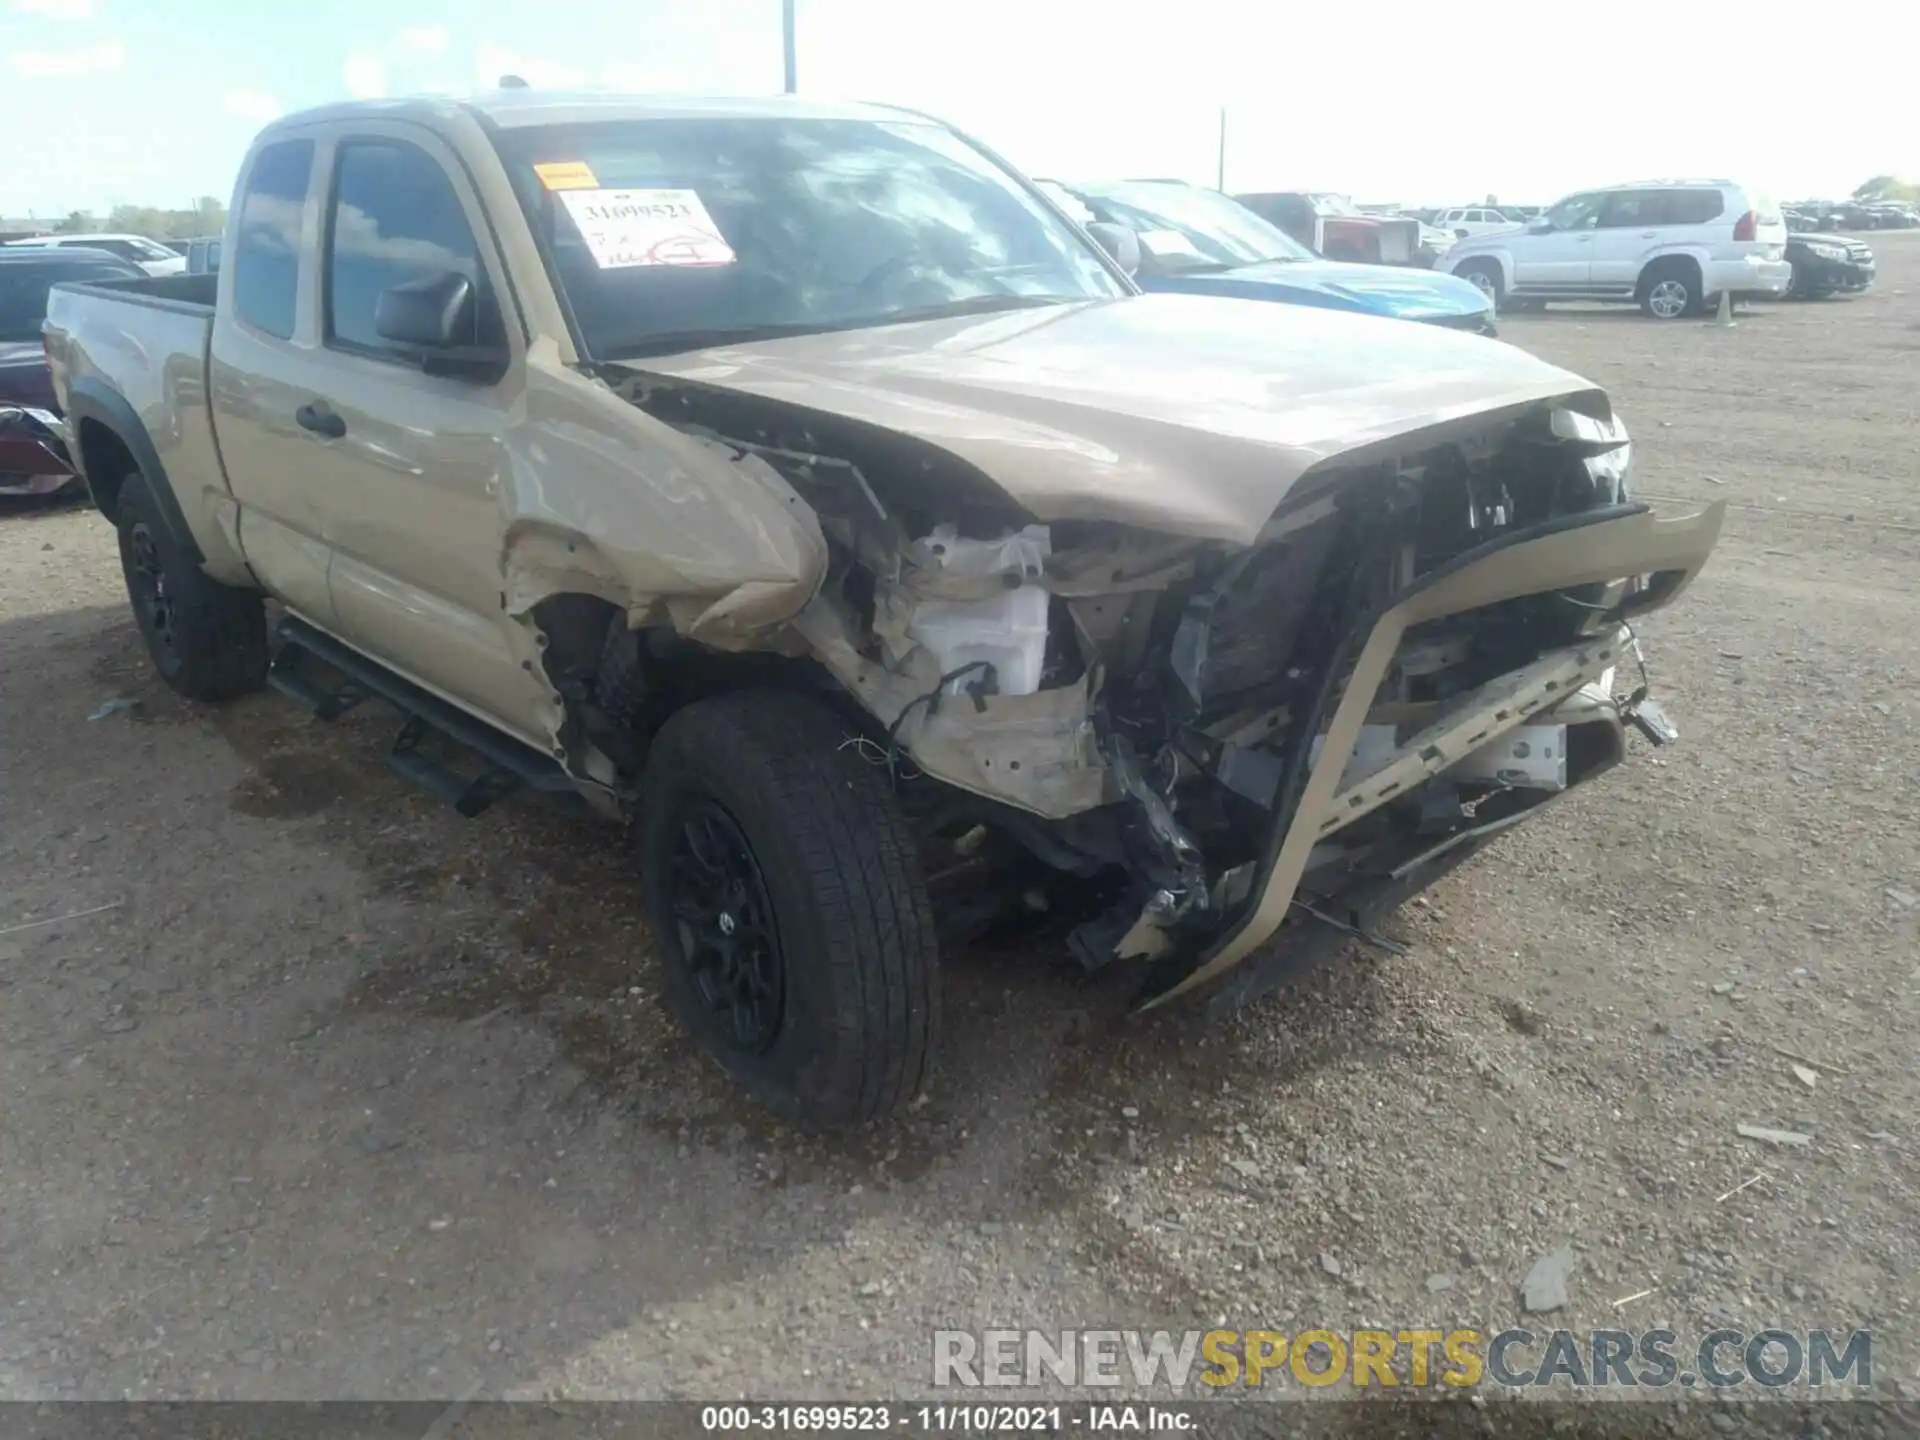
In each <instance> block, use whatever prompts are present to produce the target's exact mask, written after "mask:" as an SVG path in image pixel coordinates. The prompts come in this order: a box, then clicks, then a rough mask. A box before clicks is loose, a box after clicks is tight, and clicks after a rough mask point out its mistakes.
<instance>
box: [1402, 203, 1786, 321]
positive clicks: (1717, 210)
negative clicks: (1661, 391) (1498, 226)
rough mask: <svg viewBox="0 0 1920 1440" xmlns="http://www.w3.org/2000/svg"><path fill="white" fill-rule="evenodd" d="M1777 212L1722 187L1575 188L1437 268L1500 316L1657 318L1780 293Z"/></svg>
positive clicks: (1458, 249)
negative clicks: (1613, 313) (1559, 304)
mask: <svg viewBox="0 0 1920 1440" xmlns="http://www.w3.org/2000/svg"><path fill="white" fill-rule="evenodd" d="M1786 245H1787V223H1786V221H1785V220H1784V219H1783V218H1782V217H1781V214H1780V207H1779V206H1778V205H1776V204H1774V203H1773V201H1771V200H1769V199H1768V198H1767V197H1766V196H1764V195H1762V194H1760V193H1759V192H1758V191H1756V190H1750V189H1747V188H1746V187H1744V186H1740V185H1735V184H1733V183H1732V182H1731V181H1727V180H1653V181H1644V182H1642V183H1640V184H1638V185H1615V186H1612V187H1610V188H1608V189H1605V190H1582V191H1581V192H1580V193H1579V194H1577V195H1569V196H1568V197H1567V198H1566V199H1564V200H1562V201H1561V202H1560V203H1559V204H1558V205H1555V206H1553V207H1552V208H1551V209H1550V210H1548V211H1547V212H1546V213H1545V214H1544V215H1541V216H1540V217H1539V218H1537V219H1535V220H1533V221H1530V222H1529V223H1528V224H1527V226H1526V228H1524V229H1520V230H1508V231H1503V232H1501V233H1499V234H1495V235H1480V236H1472V237H1469V238H1467V239H1465V240H1462V241H1460V242H1459V243H1458V244H1456V245H1454V247H1453V248H1452V249H1450V250H1449V251H1448V252H1447V253H1446V254H1445V255H1444V256H1443V257H1441V260H1440V262H1439V264H1440V267H1441V268H1443V269H1446V270H1450V271H1452V272H1453V273H1454V274H1455V275H1458V276H1460V277H1461V278H1463V279H1466V280H1471V281H1472V282H1473V283H1474V284H1476V285H1478V286H1479V287H1480V288H1481V289H1482V290H1484V291H1486V292H1487V294H1488V295H1490V296H1491V297H1493V302H1494V304H1495V305H1496V306H1498V307H1501V308H1507V309H1512V308H1516V307H1517V306H1530V305H1539V304H1542V303H1544V302H1546V301H1548V300H1631V301H1635V302H1637V303H1638V304H1639V306H1640V308H1641V309H1642V310H1644V311H1645V312H1646V313H1647V314H1649V315H1651V316H1653V317H1654V318H1655V319H1658V320H1678V319H1679V318H1681V317H1682V316H1684V315H1697V314H1699V313H1700V311H1701V310H1702V309H1703V308H1705V307H1706V306H1708V305H1715V304H1718V303H1719V297H1720V296H1721V295H1722V294H1727V295H1736V296H1739V295H1779V294H1783V293H1784V292H1785V291H1786V288H1787V284H1788V282H1789V280H1790V279H1791V278H1792V275H1793V267H1792V265H1790V264H1788V263H1787V260H1786V258H1785V252H1786Z"/></svg>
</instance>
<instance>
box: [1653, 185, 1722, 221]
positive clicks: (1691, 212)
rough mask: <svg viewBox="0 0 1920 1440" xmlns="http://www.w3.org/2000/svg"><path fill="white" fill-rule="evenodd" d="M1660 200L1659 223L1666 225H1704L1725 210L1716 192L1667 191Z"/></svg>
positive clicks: (1718, 193) (1715, 218)
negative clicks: (1661, 213) (1660, 212)
mask: <svg viewBox="0 0 1920 1440" xmlns="http://www.w3.org/2000/svg"><path fill="white" fill-rule="evenodd" d="M1662 199H1663V200H1664V201H1665V206H1664V212H1665V213H1664V214H1663V216H1662V218H1661V223H1662V224H1666V225H1704V224H1706V222H1707V221H1709V220H1717V219H1718V218H1719V217H1720V213H1721V212H1722V211H1723V210H1724V209H1725V208H1726V206H1725V205H1724V204H1723V203H1722V201H1721V199H1720V192H1719V191H1718V190H1669V191H1667V192H1666V194H1665V195H1664V196H1663V197H1662Z"/></svg>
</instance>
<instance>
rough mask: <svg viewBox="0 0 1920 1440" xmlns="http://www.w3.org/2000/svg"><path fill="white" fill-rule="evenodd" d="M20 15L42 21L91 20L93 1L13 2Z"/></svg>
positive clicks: (16, 0)
mask: <svg viewBox="0 0 1920 1440" xmlns="http://www.w3.org/2000/svg"><path fill="white" fill-rule="evenodd" d="M11 8H12V9H13V11H14V12H15V13H16V14H19V15H38V16H39V17H40V18H41V19H42V20H91V19H92V18H93V0H13V4H12V7H11Z"/></svg>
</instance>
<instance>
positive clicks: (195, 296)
mask: <svg viewBox="0 0 1920 1440" xmlns="http://www.w3.org/2000/svg"><path fill="white" fill-rule="evenodd" d="M53 288H54V289H55V290H65V291H70V292H79V293H83V294H96V295H106V296H109V297H111V298H112V299H114V300H116V301H120V302H122V303H129V304H135V305H145V306H151V307H154V308H156V309H162V310H183V311H185V312H187V313H188V314H204V315H206V316H207V317H208V318H209V319H211V318H212V317H213V300H214V296H215V295H217V294H218V293H219V291H220V276H219V275H218V274H217V273H216V274H211V275H185V274H182V275H142V276H140V277H138V278H137V279H136V278H133V277H129V278H127V279H125V280H62V281H61V282H60V283H59V284H57V285H55V286H54V287H53Z"/></svg>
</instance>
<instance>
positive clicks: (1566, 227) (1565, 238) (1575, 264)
mask: <svg viewBox="0 0 1920 1440" xmlns="http://www.w3.org/2000/svg"><path fill="white" fill-rule="evenodd" d="M1602 199H1603V197H1602V196H1601V195H1599V194H1584V195H1569V196H1568V197H1567V198H1566V199H1565V200H1562V201H1561V202H1560V203H1559V204H1558V205H1555V206H1554V207H1553V208H1552V209H1551V210H1549V211H1547V213H1546V217H1545V221H1546V223H1545V226H1544V227H1543V228H1541V229H1538V230H1536V229H1532V228H1529V229H1528V230H1527V232H1526V233H1525V234H1523V235H1516V236H1514V237H1513V244H1512V254H1513V288H1514V290H1515V291H1529V290H1531V291H1536V292H1540V293H1544V294H1580V293H1583V292H1585V290H1586V289H1587V285H1588V283H1589V278H1590V276H1591V274H1592V271H1593V233H1594V226H1595V223H1596V222H1597V221H1598V219H1599V214H1600V204H1601V201H1602Z"/></svg>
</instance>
